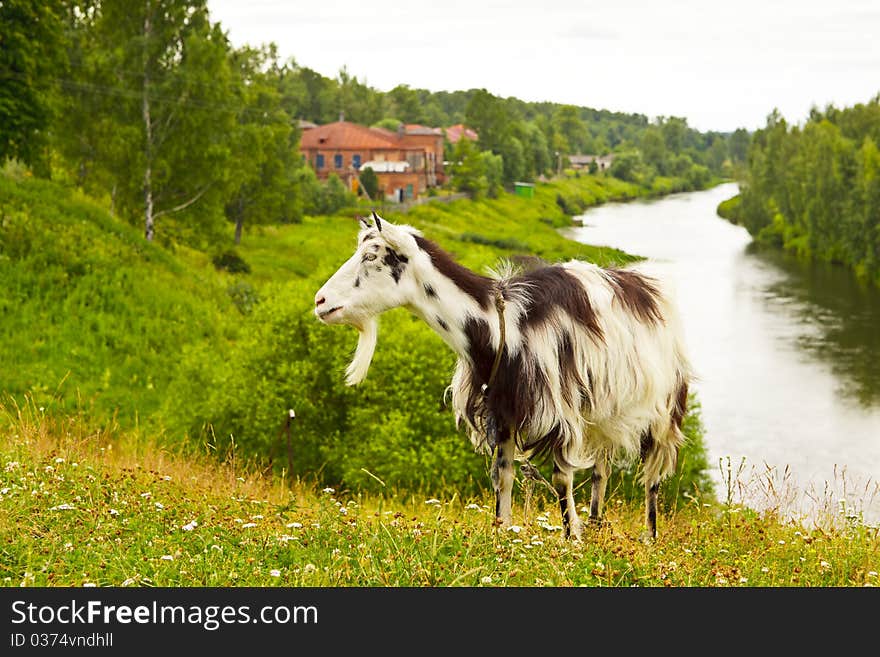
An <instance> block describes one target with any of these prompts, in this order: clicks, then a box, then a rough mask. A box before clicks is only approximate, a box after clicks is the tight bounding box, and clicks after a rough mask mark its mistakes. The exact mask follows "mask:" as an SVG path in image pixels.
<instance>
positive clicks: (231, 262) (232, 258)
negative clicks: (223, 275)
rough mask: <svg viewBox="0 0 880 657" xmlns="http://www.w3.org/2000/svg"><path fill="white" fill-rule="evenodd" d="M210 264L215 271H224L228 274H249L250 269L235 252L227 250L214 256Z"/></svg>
mask: <svg viewBox="0 0 880 657" xmlns="http://www.w3.org/2000/svg"><path fill="white" fill-rule="evenodd" d="M211 262H212V263H214V266H215V267H216V268H217V269H225V270H226V271H228V272H229V273H230V274H250V273H251V267H250V265H248V263H246V262H245V261H244V258H242V257H241V256H240V255H239V254H238V253H237V252H236V251H234V250H232V249H229V250H226V251H221V252H219V253H217V254H215V255H214V256H213V257H212V258H211Z"/></svg>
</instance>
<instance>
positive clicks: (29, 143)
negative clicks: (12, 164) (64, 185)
mask: <svg viewBox="0 0 880 657" xmlns="http://www.w3.org/2000/svg"><path fill="white" fill-rule="evenodd" d="M61 15H62V5H61V2H59V1H58V0H49V1H48V2H47V1H45V0H3V1H2V2H0V163H2V162H3V161H5V160H6V159H7V158H18V159H19V160H21V161H22V162H24V163H26V164H29V165H37V164H42V165H43V167H42V169H43V171H44V172H46V171H47V169H46V161H45V159H46V158H45V147H46V145H47V131H48V129H49V127H50V124H51V122H52V119H53V115H54V102H55V98H56V78H61V77H63V76H64V72H65V62H64V40H63V39H64V34H63V22H62V20H61Z"/></svg>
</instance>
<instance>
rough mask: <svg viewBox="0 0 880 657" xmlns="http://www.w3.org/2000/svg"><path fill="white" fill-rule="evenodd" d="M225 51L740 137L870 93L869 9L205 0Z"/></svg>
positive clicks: (840, 3)
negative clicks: (768, 121)
mask: <svg viewBox="0 0 880 657" xmlns="http://www.w3.org/2000/svg"><path fill="white" fill-rule="evenodd" d="M208 7H209V8H210V10H211V14H212V17H213V19H214V20H219V21H220V22H221V23H222V25H223V27H224V29H225V30H226V31H227V32H228V34H229V37H230V39H231V40H232V42H233V44H235V45H237V46H238V45H243V44H245V43H248V44H251V45H258V44H261V43H269V42H274V43H275V44H277V46H278V48H279V51H280V53H281V55H282V57H284V58H285V59H286V58H288V57H293V58H294V59H295V60H296V61H297V63H298V64H300V65H301V66H307V67H309V68H311V69H314V70H315V71H318V72H319V73H321V74H323V75H325V76H327V77H336V74H337V73H338V71H339V69H340V68H341V67H343V66H347V67H348V71H349V73H350V74H352V75H354V76H357V78H358V80H360V81H361V82H366V83H367V84H368V85H370V86H371V87H374V88H377V89H380V90H382V91H388V90H389V89H391V88H393V87H394V86H396V85H398V84H408V85H409V86H411V87H416V88H424V89H430V90H431V91H442V90H446V91H455V90H459V89H471V88H485V89H487V90H489V91H490V92H491V93H493V94H495V95H498V96H516V97H517V98H520V99H522V100H527V101H541V100H547V101H554V102H558V103H572V104H575V105H584V106H588V107H595V108H599V109H610V110H617V111H623V112H639V113H642V114H645V115H647V116H648V117H651V118H653V117H655V116H658V115H664V116H684V117H686V118H687V119H688V122H689V123H690V124H691V125H692V126H694V127H696V128H699V129H700V130H724V131H727V130H733V129H735V128H737V127H746V128H748V129H749V130H752V129H755V128H758V127H761V126H762V125H764V122H765V118H766V116H767V114H768V113H769V112H770V111H771V110H772V109H773V108H774V107H777V108H779V110H780V111H781V112H782V114H783V116H785V118H786V119H788V120H789V121H790V122H802V121H803V120H804V119H805V118H806V116H807V114H808V113H809V110H810V107H811V106H813V105H817V106H819V107H824V106H825V105H826V104H828V103H832V102H833V103H834V104H835V105H837V106H845V105H852V104H854V103H857V102H866V101H868V100H870V99H871V98H872V97H873V96H875V95H876V94H877V93H880V0H825V1H823V2H816V1H814V0H729V1H728V2H716V1H714V0H654V1H651V2H649V1H646V0H606V1H605V2H596V1H595V0H579V1H572V0H565V1H562V0H543V1H542V0H528V1H524V0H489V1H482V0H468V1H464V0H445V1H444V0H427V1H425V0H403V1H401V0H395V1H392V0H309V1H304V0H208Z"/></svg>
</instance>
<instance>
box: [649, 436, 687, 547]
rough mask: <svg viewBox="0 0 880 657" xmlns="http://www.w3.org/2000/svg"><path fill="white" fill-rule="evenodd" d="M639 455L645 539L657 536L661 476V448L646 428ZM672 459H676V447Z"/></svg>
mask: <svg viewBox="0 0 880 657" xmlns="http://www.w3.org/2000/svg"><path fill="white" fill-rule="evenodd" d="M641 442H642V445H641V457H642V469H643V471H644V474H643V477H644V482H645V528H646V531H645V534H644V537H645V539H646V540H653V539H655V538H657V491H659V490H660V478H661V476H662V469H663V468H662V458H663V452H662V451H661V450H662V448H661V447H660V445H658V443H657V441H656V440H654V435H653V433H652V432H651V430H650V429H648V430H647V431H646V432H645V433H644V434H643V435H642V439H641ZM675 449H676V454H675V456H674V457H673V461H676V460H678V455H677V448H675Z"/></svg>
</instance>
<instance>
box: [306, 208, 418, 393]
mask: <svg viewBox="0 0 880 657" xmlns="http://www.w3.org/2000/svg"><path fill="white" fill-rule="evenodd" d="M360 221H361V224H362V228H361V230H360V232H359V233H358V244H357V250H355V252H354V255H352V256H351V257H350V258H349V259H348V260H347V261H346V262H345V263H343V265H342V266H341V267H340V268H339V269H338V270H337V271H336V273H335V274H333V276H331V277H330V280H328V281H327V282H326V283H324V285H323V286H321V289H320V290H318V293H317V294H316V295H315V315H317V317H318V319H320V320H321V321H322V322H324V323H325V324H349V325H351V326H354V327H355V328H356V329H357V330H358V331H359V333H360V336H359V338H358V346H357V350H356V351H355V355H354V359H353V360H352V362H351V364H350V365H349V366H348V370H347V372H346V374H347V379H346V382H347V383H348V384H349V385H355V384H357V383H360V382H361V381H363V379H364V377H366V375H367V370H368V369H369V367H370V361H371V360H372V358H373V352H374V351H375V348H376V337H377V330H378V323H377V317H378V315H379V314H381V313H383V312H385V311H386V310H390V309H391V308H396V307H398V306H402V305H404V304H406V303H407V301H408V299H409V298H411V295H412V294H413V292H414V290H415V286H416V285H417V284H416V281H415V278H414V277H413V276H412V275H411V274H408V272H407V269H408V268H409V265H410V262H411V261H412V260H413V259H414V258H415V257H416V256H417V254H418V252H419V249H418V245H417V244H416V240H415V237H414V236H415V235H416V234H418V233H417V232H416V231H415V230H414V229H412V228H410V227H408V226H395V225H394V224H392V223H389V222H387V221H384V220H383V219H381V218H380V217H379V216H378V215H377V214H376V213H375V212H374V213H373V222H372V223H371V222H370V221H368V220H367V219H364V218H360Z"/></svg>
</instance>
